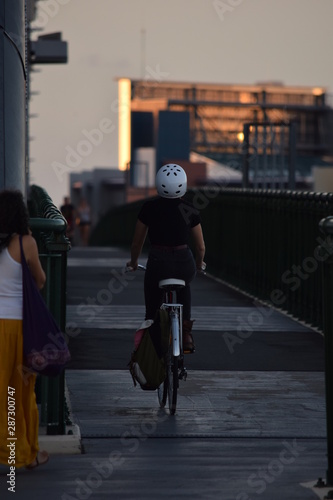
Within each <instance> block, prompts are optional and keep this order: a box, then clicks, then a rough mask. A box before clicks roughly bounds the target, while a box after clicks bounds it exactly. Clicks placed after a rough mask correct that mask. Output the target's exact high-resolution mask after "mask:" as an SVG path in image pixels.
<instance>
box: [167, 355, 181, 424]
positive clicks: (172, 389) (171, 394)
mask: <svg viewBox="0 0 333 500" xmlns="http://www.w3.org/2000/svg"><path fill="white" fill-rule="evenodd" d="M169 354H170V356H169V362H168V368H167V370H168V371H167V379H168V401H169V411H170V414H171V415H174V414H175V413H176V406H177V391H178V385H179V379H178V358H179V356H174V355H173V354H172V347H171V349H170V351H169Z"/></svg>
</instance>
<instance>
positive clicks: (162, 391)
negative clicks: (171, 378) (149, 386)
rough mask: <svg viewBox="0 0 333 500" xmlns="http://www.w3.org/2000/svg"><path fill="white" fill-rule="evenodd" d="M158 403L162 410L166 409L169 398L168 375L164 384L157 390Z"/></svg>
mask: <svg viewBox="0 0 333 500" xmlns="http://www.w3.org/2000/svg"><path fill="white" fill-rule="evenodd" d="M157 395H158V402H159V405H160V407H161V408H164V407H165V405H166V401H167V398H168V375H167V374H166V377H165V380H164V382H162V384H161V385H160V386H159V387H158V388H157Z"/></svg>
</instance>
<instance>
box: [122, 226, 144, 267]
mask: <svg viewBox="0 0 333 500" xmlns="http://www.w3.org/2000/svg"><path fill="white" fill-rule="evenodd" d="M147 232H148V227H147V226H146V225H145V224H143V223H142V222H141V221H139V220H137V222H136V226H135V230H134V236H133V241H132V245H131V260H130V262H128V263H127V265H128V266H130V267H132V268H133V269H134V270H135V269H137V268H138V259H139V256H140V254H141V251H142V247H143V244H144V242H145V239H146V236H147Z"/></svg>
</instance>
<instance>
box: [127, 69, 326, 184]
mask: <svg viewBox="0 0 333 500" xmlns="http://www.w3.org/2000/svg"><path fill="white" fill-rule="evenodd" d="M119 103H120V112H119V166H120V168H123V169H126V168H129V167H130V172H131V180H132V183H133V184H135V183H136V179H137V178H138V172H141V175H143V174H142V171H143V170H144V168H146V169H147V171H148V172H150V173H147V178H149V179H150V178H153V174H154V173H155V172H156V170H158V169H159V168H160V166H161V165H162V164H163V163H165V162H166V161H168V160H172V161H176V160H179V161H188V160H189V159H190V152H195V153H198V154H200V155H202V156H205V157H209V158H210V159H212V160H215V161H217V162H219V163H221V164H224V165H227V166H228V167H229V168H234V169H236V170H238V171H242V168H243V146H244V144H243V140H244V125H245V124H247V123H266V124H269V125H272V126H273V125H274V124H277V123H278V124H283V125H285V126H286V127H287V126H288V125H289V124H290V123H292V122H293V123H295V124H296V138H295V148H296V171H297V178H298V179H300V178H301V177H304V178H305V177H308V176H309V175H311V167H312V166H313V165H314V164H316V165H322V164H323V165H325V163H326V159H327V157H328V156H330V155H331V154H332V143H333V141H332V138H333V137H332V136H333V132H332V131H333V111H332V108H331V107H330V106H328V105H327V103H326V90H325V89H324V88H319V87H303V86H285V85H283V84H281V83H279V82H264V83H258V84H256V85H224V84H223V85H217V84H202V83H183V82H168V81H152V80H130V79H126V78H120V79H119ZM256 130H257V129H256ZM258 130H259V129H258ZM260 133H262V132H260ZM265 133H267V132H266V131H265ZM286 133H287V131H286ZM278 135H280V136H281V135H282V133H280V132H279V134H278ZM282 139H283V137H282ZM287 139H288V136H287ZM256 140H257V142H258V138H257V139H256ZM260 140H262V139H260ZM283 147H287V146H283ZM261 154H262V153H261V152H260V154H258V157H259V156H260V155H261ZM285 154H286V155H287V156H288V154H289V153H288V151H286V153H285ZM273 163H274V161H272V162H270V158H268V169H270V168H271V169H272V168H273V166H272V164H273ZM144 165H145V166H144ZM193 168H195V167H194V166H193ZM250 177H251V175H250Z"/></svg>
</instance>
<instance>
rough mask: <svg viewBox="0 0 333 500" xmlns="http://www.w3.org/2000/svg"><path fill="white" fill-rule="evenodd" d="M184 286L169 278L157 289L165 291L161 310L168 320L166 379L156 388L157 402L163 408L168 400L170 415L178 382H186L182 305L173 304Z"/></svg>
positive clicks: (174, 404) (162, 281)
mask: <svg viewBox="0 0 333 500" xmlns="http://www.w3.org/2000/svg"><path fill="white" fill-rule="evenodd" d="M184 286H185V281H184V280H180V279H176V278H169V279H164V280H161V281H159V287H160V288H162V289H163V290H165V299H166V300H165V302H163V304H162V305H161V308H163V309H167V310H168V314H169V318H170V342H169V347H168V351H167V353H166V355H165V367H166V377H165V380H164V382H163V383H162V384H161V385H160V386H159V387H158V389H157V394H158V401H159V404H160V407H161V408H164V407H165V405H166V401H167V399H168V403H169V411H170V414H171V415H174V414H175V413H176V406H177V393H178V388H179V380H184V381H186V378H187V370H186V368H185V366H184V351H183V305H182V304H177V303H176V302H174V297H175V295H176V291H177V289H179V288H183V287H184Z"/></svg>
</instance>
